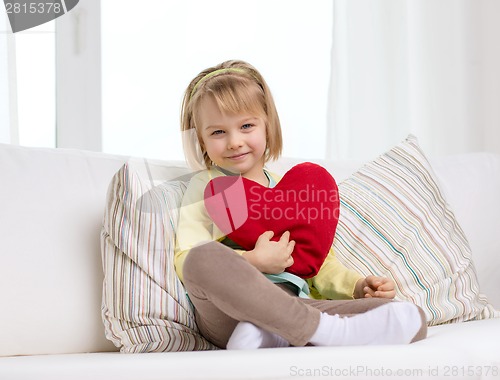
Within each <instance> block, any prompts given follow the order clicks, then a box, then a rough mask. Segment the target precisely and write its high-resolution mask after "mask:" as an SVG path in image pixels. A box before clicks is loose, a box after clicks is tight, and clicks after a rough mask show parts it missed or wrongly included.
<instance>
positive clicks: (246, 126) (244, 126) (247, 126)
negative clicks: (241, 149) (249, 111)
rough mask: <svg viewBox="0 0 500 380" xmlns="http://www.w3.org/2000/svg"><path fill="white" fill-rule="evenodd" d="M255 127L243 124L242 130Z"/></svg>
mask: <svg viewBox="0 0 500 380" xmlns="http://www.w3.org/2000/svg"><path fill="white" fill-rule="evenodd" d="M252 127H253V124H243V125H242V126H241V129H249V128H252Z"/></svg>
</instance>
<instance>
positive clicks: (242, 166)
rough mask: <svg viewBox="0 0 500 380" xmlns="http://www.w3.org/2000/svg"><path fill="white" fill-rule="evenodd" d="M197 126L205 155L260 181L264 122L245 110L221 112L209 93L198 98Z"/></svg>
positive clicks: (263, 178)
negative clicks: (244, 111) (202, 97)
mask: <svg viewBox="0 0 500 380" xmlns="http://www.w3.org/2000/svg"><path fill="white" fill-rule="evenodd" d="M198 112H199V113H198V124H199V125H198V128H199V133H200V135H201V138H202V141H203V145H204V147H205V150H206V151H207V154H208V156H209V157H210V159H211V160H212V161H213V162H214V164H215V165H217V166H220V167H221V168H223V169H226V170H229V171H231V172H233V173H240V174H241V175H242V176H243V177H246V178H249V179H252V180H254V181H256V182H260V183H262V182H263V181H265V175H264V172H263V170H262V169H263V167H264V153H265V151H266V124H265V121H264V119H263V118H261V117H258V116H255V115H250V114H247V113H241V114H240V113H237V114H227V113H222V112H221V111H220V109H219V107H218V106H217V103H216V102H215V100H214V99H213V98H212V97H211V96H207V97H205V99H203V100H201V104H200V109H199V111H198Z"/></svg>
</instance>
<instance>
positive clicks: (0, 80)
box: [0, 14, 19, 144]
mask: <svg viewBox="0 0 500 380" xmlns="http://www.w3.org/2000/svg"><path fill="white" fill-rule="evenodd" d="M8 22H9V20H8V19H7V15H6V14H5V15H3V14H0V143H6V144H18V143H19V133H18V128H17V100H16V99H17V93H16V71H15V67H16V65H15V40H14V35H13V34H12V32H11V29H10V26H9V24H8Z"/></svg>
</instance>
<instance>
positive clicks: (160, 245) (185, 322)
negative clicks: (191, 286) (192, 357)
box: [101, 162, 214, 353]
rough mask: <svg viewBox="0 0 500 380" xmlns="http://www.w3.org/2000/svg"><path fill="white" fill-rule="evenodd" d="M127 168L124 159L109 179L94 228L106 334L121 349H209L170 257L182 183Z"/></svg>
mask: <svg viewBox="0 0 500 380" xmlns="http://www.w3.org/2000/svg"><path fill="white" fill-rule="evenodd" d="M132 167H133V165H132V164H131V162H129V163H126V164H125V165H124V166H123V167H122V168H121V169H120V170H119V171H118V172H117V173H116V174H115V176H114V177H113V179H112V181H111V184H110V187H109V190H108V197H107V202H106V210H105V216H104V222H103V228H102V234H101V243H102V244H101V245H102V256H103V257H102V259H103V267H104V287H103V299H102V317H103V320H104V325H105V330H106V337H107V338H108V339H110V340H111V341H112V342H113V343H114V344H115V345H116V346H117V347H120V348H121V351H122V352H127V353H137V352H161V351H185V350H203V349H212V348H214V347H213V346H212V345H211V344H210V343H209V342H207V341H206V340H205V339H204V338H203V337H202V336H201V335H200V334H199V333H198V329H197V327H196V324H195V319H194V313H193V308H192V305H191V304H190V302H189V301H188V299H187V297H186V295H185V290H184V287H183V285H182V283H181V282H180V280H179V279H178V277H177V275H176V273H175V270H174V264H173V255H174V252H173V250H174V238H175V235H174V229H175V227H176V225H177V217H178V208H179V206H180V203H181V200H182V196H183V194H184V191H185V189H186V184H185V183H184V182H182V181H169V182H165V181H157V182H160V183H159V184H158V185H155V183H154V182H152V181H150V180H146V179H145V178H141V175H140V174H139V171H138V170H136V168H132ZM147 169H148V170H147V172H148V174H150V170H149V167H148V168H147ZM151 182H152V183H151Z"/></svg>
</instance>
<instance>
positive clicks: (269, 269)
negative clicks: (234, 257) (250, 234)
mask: <svg viewBox="0 0 500 380" xmlns="http://www.w3.org/2000/svg"><path fill="white" fill-rule="evenodd" d="M273 236H274V232H273V231H266V232H264V233H263V234H262V235H260V236H259V238H258V239H257V242H256V243H255V248H254V249H253V250H251V251H247V252H245V253H244V254H243V257H244V258H245V259H247V260H248V261H249V262H250V263H251V264H252V265H253V266H254V267H256V268H257V269H258V270H259V271H261V272H262V273H268V274H278V273H282V272H283V271H284V270H285V269H286V268H288V267H289V266H291V265H292V264H293V257H292V252H293V249H294V247H295V241H294V240H289V239H290V232H288V231H286V232H285V233H283V235H281V238H280V240H279V241H271V238H272V237H273Z"/></svg>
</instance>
